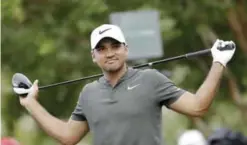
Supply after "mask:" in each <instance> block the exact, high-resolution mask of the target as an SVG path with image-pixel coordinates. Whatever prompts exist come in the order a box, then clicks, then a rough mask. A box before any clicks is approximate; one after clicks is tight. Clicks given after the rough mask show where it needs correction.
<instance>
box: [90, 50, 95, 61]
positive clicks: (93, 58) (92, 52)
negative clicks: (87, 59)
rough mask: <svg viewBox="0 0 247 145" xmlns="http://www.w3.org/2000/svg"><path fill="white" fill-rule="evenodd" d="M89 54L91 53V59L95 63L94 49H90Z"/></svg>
mask: <svg viewBox="0 0 247 145" xmlns="http://www.w3.org/2000/svg"><path fill="white" fill-rule="evenodd" d="M91 55H92V60H93V62H94V63H96V60H95V54H94V50H92V51H91Z"/></svg>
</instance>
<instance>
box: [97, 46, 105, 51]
mask: <svg viewBox="0 0 247 145" xmlns="http://www.w3.org/2000/svg"><path fill="white" fill-rule="evenodd" d="M96 50H97V51H103V50H104V47H98V48H97V49H96Z"/></svg>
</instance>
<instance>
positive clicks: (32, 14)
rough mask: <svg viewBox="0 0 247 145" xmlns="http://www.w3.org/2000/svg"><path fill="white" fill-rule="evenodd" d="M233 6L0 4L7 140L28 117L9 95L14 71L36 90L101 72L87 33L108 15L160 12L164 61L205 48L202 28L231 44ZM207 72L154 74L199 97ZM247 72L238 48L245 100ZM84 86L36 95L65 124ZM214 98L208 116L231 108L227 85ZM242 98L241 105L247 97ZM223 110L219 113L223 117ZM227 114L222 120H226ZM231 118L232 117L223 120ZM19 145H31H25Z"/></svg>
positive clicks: (158, 1) (14, 0) (209, 1)
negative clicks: (226, 106) (229, 13)
mask: <svg viewBox="0 0 247 145" xmlns="http://www.w3.org/2000/svg"><path fill="white" fill-rule="evenodd" d="M230 7H234V3H232V1H228V2H225V3H224V2H222V1H213V0H198V1H174V0H166V1H162V0H146V1H143V0H125V1H115V0H105V1H101V0H90V1H89V0H84V1H80V0H50V1H38V0H36V1H31V0H5V1H2V56H1V58H2V78H3V79H2V82H3V83H2V84H3V85H2V88H3V89H2V117H3V121H4V124H5V127H4V128H5V130H4V131H3V132H4V134H5V135H11V136H17V137H19V136H20V133H19V132H18V127H16V124H15V123H16V121H17V120H19V119H20V118H21V116H23V115H24V114H26V111H25V110H24V109H23V108H22V107H21V106H20V105H19V100H18V98H17V97H16V96H15V95H14V94H13V92H12V91H11V77H12V75H13V74H14V73H15V72H21V73H23V74H25V75H27V76H28V77H29V78H30V80H31V81H34V80H35V79H38V80H39V82H40V84H39V85H46V84H51V83H55V82H61V81H65V80H71V79H76V78H80V77H82V76H88V75H92V74H97V73H100V69H99V68H97V66H96V65H95V64H93V62H92V60H91V54H90V46H89V38H90V32H91V31H92V29H93V28H95V27H96V26H98V25H100V24H102V23H109V20H108V17H109V14H110V13H111V12H120V11H128V10H147V9H155V10H158V11H159V13H160V25H161V34H162V37H163V41H164V52H165V56H164V57H170V56H175V55H180V54H185V53H187V52H192V51H197V50H200V49H205V45H204V43H203V41H202V39H201V37H200V35H199V33H198V30H201V28H202V25H206V26H208V27H210V28H212V29H213V30H214V31H215V32H216V33H217V35H218V36H219V37H220V38H222V39H233V40H236V39H237V38H235V37H234V35H233V33H232V32H231V30H230V28H229V26H228V22H227V16H226V11H227V9H228V8H230ZM201 65H203V66H201ZM210 65H211V58H210V57H201V58H197V59H196V58H195V59H191V60H183V61H174V62H171V63H167V64H161V65H159V66H157V67H156V68H157V69H162V68H166V69H169V70H171V71H172V72H174V73H173V74H174V76H173V77H174V80H178V82H179V83H178V85H179V86H181V87H183V88H186V89H188V90H191V91H196V89H197V88H198V87H199V86H200V84H201V83H202V82H203V80H204V78H205V77H206V74H207V72H208V70H209V67H210ZM174 66H177V67H174ZM179 66H180V67H179ZM246 66H247V59H246V55H245V54H244V53H243V52H242V51H241V49H237V50H236V55H235V56H234V59H233V60H232V62H231V63H230V64H229V68H230V70H231V71H232V72H233V74H234V76H236V80H237V82H238V85H239V86H240V91H241V92H240V93H241V94H246V93H247V92H246V90H247V76H246ZM179 68H180V69H179ZM178 70H180V71H186V72H183V73H180V72H177V71H178ZM181 74H183V75H184V76H183V77H182V78H181V77H179V76H178V75H181ZM176 75H177V76H176ZM89 81H90V80H88V81H84V82H79V83H76V84H73V85H69V86H61V87H56V88H51V89H49V90H46V91H41V92H40V97H39V99H40V102H41V104H42V105H43V106H44V107H45V108H46V109H47V110H48V111H49V112H50V113H51V114H53V115H55V116H57V117H60V118H64V119H67V118H68V117H69V116H70V114H71V112H72V111H73V109H74V107H75V104H76V102H77V99H78V95H79V92H80V90H81V89H82V87H83V86H84V85H85V84H86V83H88V82H89ZM3 86H4V87H3ZM223 95H224V97H222V96H223ZM219 96H221V97H219V98H218V99H216V102H215V104H214V105H213V106H212V110H215V109H218V107H219V106H218V105H216V104H221V103H227V102H228V103H229V104H231V103H232V100H231V99H230V95H229V90H228V88H227V86H226V85H224V84H223V85H222V87H221V88H220V91H219ZM243 96H245V98H246V95H243ZM222 108H223V107H222ZM222 108H220V109H221V110H224V108H223V109H222ZM232 109H234V108H232ZM229 111H230V110H229ZM223 112H224V111H223ZM227 112H228V111H226V114H225V116H226V117H228V115H227ZM238 113H239V112H238ZM237 116H239V114H238V115H237ZM211 117H213V115H212V116H210V115H209V116H208V117H207V120H208V121H209V122H211V123H213V122H214V120H215V119H214V118H212V120H211ZM229 118H231V117H228V118H227V119H229ZM235 118H236V117H235ZM232 119H234V118H232ZM232 119H231V121H229V122H227V123H226V125H229V126H231V127H233V128H236V129H239V130H242V131H243V123H242V120H241V119H238V120H237V122H234V120H232ZM216 120H217V119H216ZM238 122H241V123H238ZM166 123H167V124H168V123H169V122H166ZM220 123H222V124H223V123H224V122H220ZM223 125H224V124H223ZM36 131H37V132H39V134H40V136H41V135H42V133H43V132H42V131H40V130H36ZM174 133H177V132H174ZM175 137H176V135H173V136H171V138H170V136H169V138H166V139H167V140H168V142H172V140H174V139H175ZM34 138H36V139H37V140H41V139H40V138H42V137H40V138H38V137H37V136H36V134H34ZM89 138H90V137H89ZM24 142H25V144H29V142H28V141H27V140H26V141H24ZM43 142H45V141H43ZM48 142H49V141H48ZM30 144H32V143H30ZM44 144H45V143H44Z"/></svg>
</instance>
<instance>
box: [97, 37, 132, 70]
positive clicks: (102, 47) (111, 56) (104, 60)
mask: <svg viewBox="0 0 247 145" xmlns="http://www.w3.org/2000/svg"><path fill="white" fill-rule="evenodd" d="M127 55H128V49H127V47H126V45H125V44H122V43H120V42H118V41H116V40H115V39H112V38H104V39H102V40H101V41H100V42H99V43H98V44H97V46H96V48H95V49H94V50H93V51H92V58H93V61H94V62H95V63H97V64H98V66H99V67H100V68H101V69H103V70H104V71H106V72H116V71H119V70H120V69H121V68H122V67H124V64H125V61H126V59H127Z"/></svg>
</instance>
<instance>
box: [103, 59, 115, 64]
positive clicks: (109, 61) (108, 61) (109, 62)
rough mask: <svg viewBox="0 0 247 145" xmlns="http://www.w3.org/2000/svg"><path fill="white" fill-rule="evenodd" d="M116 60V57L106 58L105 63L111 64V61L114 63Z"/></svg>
mask: <svg viewBox="0 0 247 145" xmlns="http://www.w3.org/2000/svg"><path fill="white" fill-rule="evenodd" d="M116 61H117V59H110V60H107V61H106V63H108V64H112V63H114V62H116Z"/></svg>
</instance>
